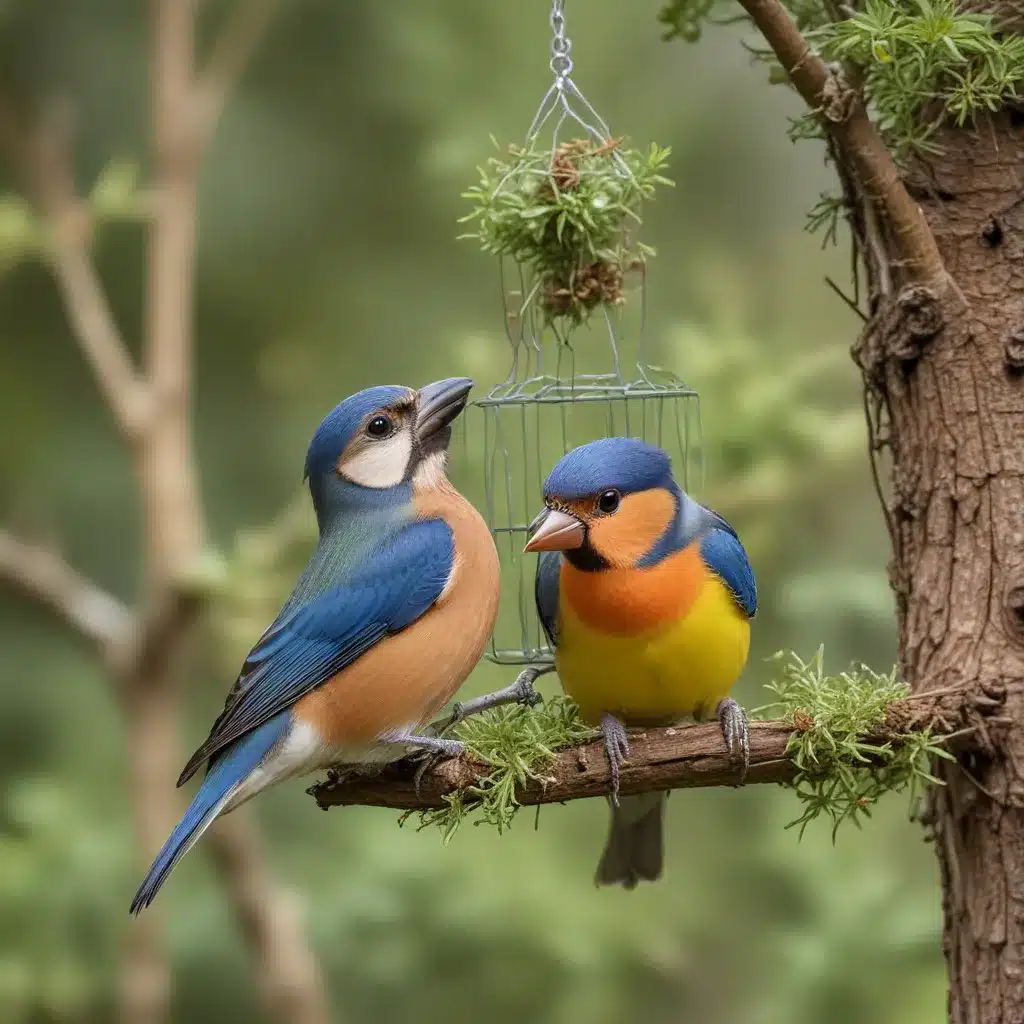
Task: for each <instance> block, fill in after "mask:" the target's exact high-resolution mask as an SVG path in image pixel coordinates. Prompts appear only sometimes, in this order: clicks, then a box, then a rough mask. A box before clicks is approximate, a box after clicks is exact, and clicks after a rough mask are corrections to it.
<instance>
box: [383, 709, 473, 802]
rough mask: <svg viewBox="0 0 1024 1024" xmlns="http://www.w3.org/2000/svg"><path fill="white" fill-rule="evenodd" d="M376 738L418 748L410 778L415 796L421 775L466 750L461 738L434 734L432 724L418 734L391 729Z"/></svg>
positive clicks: (421, 780) (418, 793)
mask: <svg viewBox="0 0 1024 1024" xmlns="http://www.w3.org/2000/svg"><path fill="white" fill-rule="evenodd" d="M378 739H380V740H382V741H383V742H384V743H404V744H406V746H410V747H419V748H420V749H419V751H418V752H417V753H416V754H414V755H413V757H412V760H414V761H416V762H418V765H417V768H416V774H415V775H414V776H413V779H412V781H413V786H414V787H415V789H416V796H417V797H418V796H419V795H420V785H421V783H422V782H423V776H424V775H425V774H426V773H427V771H428V770H429V769H430V768H432V767H433V766H434V765H435V764H437V762H438V761H446V760H448V759H449V758H453V757H462V755H463V754H464V753H465V752H466V744H465V743H463V742H462V741H461V740H449V739H445V738H444V737H442V736H438V735H436V733H435V730H434V728H433V726H427V728H426V729H424V730H423V732H422V733H420V734H416V733H412V732H409V731H408V730H407V729H392V730H390V731H389V732H383V733H381V734H380V736H379V737H378Z"/></svg>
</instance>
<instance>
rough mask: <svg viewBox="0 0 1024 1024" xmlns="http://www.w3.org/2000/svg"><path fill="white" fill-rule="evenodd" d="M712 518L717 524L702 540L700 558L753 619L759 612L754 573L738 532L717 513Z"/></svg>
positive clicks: (713, 513)
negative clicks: (737, 534)
mask: <svg viewBox="0 0 1024 1024" xmlns="http://www.w3.org/2000/svg"><path fill="white" fill-rule="evenodd" d="M709 511H710V510H709ZM711 515H712V517H713V519H714V523H713V525H712V527H711V529H710V530H708V531H707V533H705V534H704V536H703V537H701V540H700V554H701V558H703V559H704V564H705V565H706V566H707V567H708V568H709V569H711V570H712V571H713V572H715V573H717V574H718V575H719V576H720V577H721V578H722V581H723V582H724V583H725V585H726V586H727V587H728V588H729V590H730V591H731V592H732V595H733V597H735V598H736V603H737V604H738V605H739V606H740V607H741V608H742V609H743V611H744V612H746V614H747V616H748V617H749V618H753V617H754V615H755V614H756V613H757V583H756V581H755V580H754V570H753V569H752V568H751V566H750V561H749V560H748V558H747V553H746V551H744V550H743V545H742V544H741V543H740V539H739V537H737V536H736V531H735V530H734V529H733V528H732V527H731V526H730V525H729V524H728V523H727V522H726V521H725V520H724V519H723V518H722V517H721V516H720V515H719V514H718V513H717V512H712V513H711Z"/></svg>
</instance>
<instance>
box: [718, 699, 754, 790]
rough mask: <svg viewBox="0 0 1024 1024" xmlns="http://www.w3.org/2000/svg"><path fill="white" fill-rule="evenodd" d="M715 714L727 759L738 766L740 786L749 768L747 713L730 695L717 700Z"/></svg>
mask: <svg viewBox="0 0 1024 1024" xmlns="http://www.w3.org/2000/svg"><path fill="white" fill-rule="evenodd" d="M716 714H717V715H718V724H719V726H720V728H721V730H722V738H723V739H724V740H725V746H726V749H727V750H728V751H729V760H730V761H732V762H733V764H738V765H739V766H740V781H739V784H740V785H741V786H742V785H743V783H744V782H745V781H746V778H747V771H748V770H749V768H750V726H749V723H748V721H747V713H746V712H745V711H744V710H743V708H741V707H740V706H739V704H737V703H736V701H734V700H733V699H732V698H731V697H726V698H725V699H724V700H722V701H719V703H718V708H717V711H716Z"/></svg>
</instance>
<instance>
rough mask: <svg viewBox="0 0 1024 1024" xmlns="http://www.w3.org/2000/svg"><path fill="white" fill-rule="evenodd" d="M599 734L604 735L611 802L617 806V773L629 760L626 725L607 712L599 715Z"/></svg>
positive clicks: (618, 773)
mask: <svg viewBox="0 0 1024 1024" xmlns="http://www.w3.org/2000/svg"><path fill="white" fill-rule="evenodd" d="M601 735H602V736H603V737H604V749H605V753H606V754H607V755H608V764H609V766H610V767H611V772H612V803H613V804H614V805H615V806H616V807H618V806H619V775H620V769H621V767H622V765H624V764H627V763H628V761H629V736H628V735H627V734H626V727H625V726H624V725H623V724H622V723H621V722H620V721H619V720H618V719H617V718H616V717H615V716H614V715H609V714H608V713H607V712H605V714H603V715H601Z"/></svg>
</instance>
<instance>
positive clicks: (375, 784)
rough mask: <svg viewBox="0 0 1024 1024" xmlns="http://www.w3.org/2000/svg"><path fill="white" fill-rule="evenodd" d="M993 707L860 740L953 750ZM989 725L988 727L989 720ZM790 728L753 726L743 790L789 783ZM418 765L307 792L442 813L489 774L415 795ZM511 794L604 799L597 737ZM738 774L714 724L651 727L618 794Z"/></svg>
mask: <svg viewBox="0 0 1024 1024" xmlns="http://www.w3.org/2000/svg"><path fill="white" fill-rule="evenodd" d="M998 707H999V705H998V704H989V703H982V704H979V703H978V702H977V700H976V699H975V698H974V697H973V696H972V695H970V694H964V693H961V692H959V691H957V692H945V693H942V694H921V695H920V696H918V697H910V698H908V699H907V700H902V701H896V702H894V703H893V704H891V705H890V706H889V712H888V715H887V717H886V721H885V723H884V725H883V726H881V727H879V729H878V730H877V731H875V732H873V733H872V734H871V736H870V737H865V739H866V740H871V741H874V742H885V741H892V742H894V743H898V742H899V736H900V735H902V734H906V733H907V732H912V731H919V730H923V729H925V728H930V729H931V730H932V732H933V734H934V735H936V736H940V735H946V736H949V737H951V745H952V748H953V749H959V747H960V746H962V745H963V744H966V743H968V742H969V740H970V737H972V736H973V735H974V734H975V733H976V732H977V731H979V730H981V729H983V726H981V725H979V724H978V722H979V719H980V716H982V715H987V716H992V715H994V713H995V711H996V710H998ZM990 720H992V719H991V718H990ZM793 731H794V730H793V726H792V725H789V724H787V723H785V722H781V721H771V722H751V723H750V769H749V771H748V774H747V777H746V780H745V782H746V784H748V785H750V784H753V783H766V782H769V783H771V782H774V783H778V782H789V781H791V780H792V779H793V778H794V777H795V775H796V772H797V768H796V765H795V764H794V763H793V761H792V760H791V759H790V757H789V755H788V754H787V753H786V747H787V744H788V743H789V738H790V736H791V735H792V734H793ZM413 772H414V768H413V767H411V766H410V765H409V764H408V763H402V762H400V763H398V764H395V765H390V766H388V767H387V768H385V769H383V770H382V771H381V772H380V773H379V774H377V775H371V776H355V777H351V776H350V777H345V776H344V775H342V774H340V773H331V774H330V775H329V776H328V778H327V779H326V780H325V781H324V782H321V783H318V784H317V785H315V786H313V787H312V788H311V789H310V790H309V792H310V795H312V796H313V797H314V798H315V799H316V802H317V804H319V806H320V807H321V808H324V809H326V808H328V807H345V806H350V805H357V804H367V805H371V806H375V807H393V808H395V809H398V810H425V809H428V808H435V807H443V806H444V805H445V799H444V798H445V796H447V795H449V794H451V793H455V792H458V791H463V790H466V789H468V788H470V787H471V786H474V785H476V784H477V783H478V782H479V781H480V779H481V778H482V777H485V776H486V775H487V767H486V766H485V765H481V764H479V763H476V762H472V761H469V760H466V759H462V758H459V759H450V760H446V761H441V762H439V763H438V764H436V765H434V766H433V767H432V768H431V769H430V770H429V771H427V772H425V773H424V775H423V778H422V780H421V782H420V787H419V790H418V791H417V788H416V785H415V782H414V779H413ZM542 774H543V777H542V778H540V779H531V780H530V781H529V782H527V784H526V785H525V786H523V787H521V788H520V789H519V790H518V792H517V794H516V797H517V799H518V801H519V803H520V804H522V805H524V806H529V805H535V804H555V803H565V802H566V801H568V800H581V799H585V798H586V797H594V796H608V795H609V794H610V793H611V790H612V778H611V771H610V770H609V767H608V758H607V756H606V754H605V751H604V744H603V742H602V741H601V740H595V741H594V742H592V743H587V744H585V745H584V746H581V747H572V748H570V749H568V750H562V751H559V753H558V754H557V756H556V757H555V760H554V762H553V763H552V764H551V765H549V766H548V767H546V768H544V769H543V773H542ZM739 784H740V773H739V771H738V769H737V766H736V765H735V764H734V763H733V762H732V761H731V760H730V759H729V754H728V751H727V749H726V747H725V743H724V741H723V739H722V733H721V730H720V729H719V727H718V725H716V724H707V725H694V726H679V727H675V728H669V729H648V730H646V731H645V732H641V733H637V734H635V735H631V736H630V760H629V764H628V765H626V766H624V767H623V768H622V774H621V779H620V785H619V792H620V793H621V794H623V795H630V794H634V793H650V792H654V791H658V790H671V789H695V788H703V787H707V786H737V785H739Z"/></svg>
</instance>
